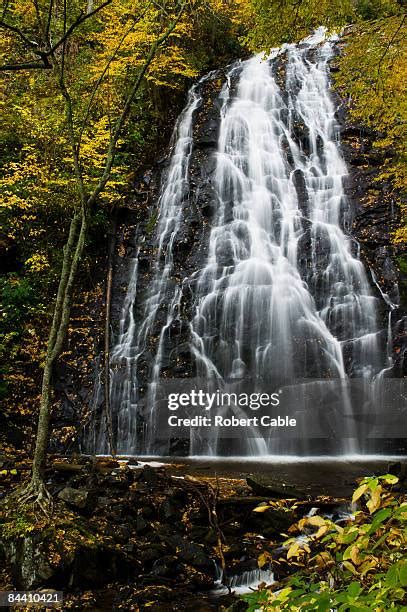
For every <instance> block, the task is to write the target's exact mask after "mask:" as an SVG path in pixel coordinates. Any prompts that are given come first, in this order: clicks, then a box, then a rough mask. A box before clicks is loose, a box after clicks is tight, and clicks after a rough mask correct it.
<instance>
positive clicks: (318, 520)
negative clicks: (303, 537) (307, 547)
mask: <svg viewBox="0 0 407 612" xmlns="http://www.w3.org/2000/svg"><path fill="white" fill-rule="evenodd" d="M307 521H308V524H309V525H315V526H316V527H322V526H323V525H325V524H326V522H325V519H323V518H322V516H310V517H309V519H307Z"/></svg>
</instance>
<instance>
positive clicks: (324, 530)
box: [314, 525, 328, 540]
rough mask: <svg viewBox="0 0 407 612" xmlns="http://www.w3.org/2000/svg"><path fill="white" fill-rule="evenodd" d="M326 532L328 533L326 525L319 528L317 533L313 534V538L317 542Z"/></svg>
mask: <svg viewBox="0 0 407 612" xmlns="http://www.w3.org/2000/svg"><path fill="white" fill-rule="evenodd" d="M327 531H328V527H327V526H326V525H322V527H320V528H319V529H318V531H317V532H316V533H315V534H314V538H316V539H317V540H319V538H321V537H322V536H323V535H325V534H326V532H327Z"/></svg>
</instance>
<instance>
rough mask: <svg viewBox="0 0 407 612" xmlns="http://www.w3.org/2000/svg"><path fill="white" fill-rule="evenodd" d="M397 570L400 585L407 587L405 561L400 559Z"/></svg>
mask: <svg viewBox="0 0 407 612" xmlns="http://www.w3.org/2000/svg"><path fill="white" fill-rule="evenodd" d="M398 570H399V572H398V573H399V580H400V584H401V586H402V587H407V561H400V563H399V567H398Z"/></svg>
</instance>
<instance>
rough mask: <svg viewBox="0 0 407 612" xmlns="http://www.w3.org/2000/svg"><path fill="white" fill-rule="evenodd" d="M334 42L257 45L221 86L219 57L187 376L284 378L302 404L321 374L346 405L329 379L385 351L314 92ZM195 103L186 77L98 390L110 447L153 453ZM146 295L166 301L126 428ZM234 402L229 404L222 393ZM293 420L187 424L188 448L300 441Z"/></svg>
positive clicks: (328, 106) (330, 112) (338, 383)
mask: <svg viewBox="0 0 407 612" xmlns="http://www.w3.org/2000/svg"><path fill="white" fill-rule="evenodd" d="M333 53H334V42H333V41H331V40H324V33H323V31H322V30H320V31H317V32H316V34H315V35H313V36H312V37H310V38H308V39H306V40H305V41H303V43H301V44H300V45H286V46H285V47H284V48H283V49H282V50H280V51H275V52H274V53H273V54H272V56H271V57H270V58H264V57H263V56H261V55H258V56H255V57H253V58H251V59H249V60H247V61H245V62H242V63H241V64H240V65H239V70H238V72H239V75H238V84H237V88H236V89H234V88H232V87H230V81H231V77H232V76H233V77H234V78H235V76H236V66H234V67H233V68H232V69H231V71H230V73H229V75H228V78H227V82H226V84H225V85H224V87H223V89H222V92H221V94H220V98H219V105H220V106H222V110H221V123H220V133H219V139H218V153H217V156H216V171H215V176H214V180H213V184H212V187H213V190H214V193H215V196H214V197H215V198H216V214H215V217H214V219H213V220H212V228H211V231H210V235H209V244H208V251H207V258H206V261H205V262H204V265H203V267H202V269H201V270H196V273H195V275H196V276H197V277H198V280H197V283H196V284H195V285H194V287H195V289H194V297H193V300H194V310H193V315H192V318H191V320H190V324H189V327H190V347H191V353H192V355H193V358H194V360H195V363H196V371H197V376H198V379H199V380H200V381H204V383H203V384H204V386H205V389H206V391H215V390H216V389H221V390H222V389H224V388H226V387H227V386H228V385H234V390H235V391H241V390H244V389H245V388H247V386H248V385H249V386H250V388H251V389H252V390H256V391H261V390H262V389H263V386H264V385H267V386H268V388H274V389H279V391H284V392H286V394H287V393H288V395H287V397H290V393H291V392H293V393H294V395H292V398H295V399H294V400H293V399H291V402H292V401H295V402H298V401H303V398H305V400H306V398H307V394H309V397H308V404H307V401H305V400H304V403H303V406H302V407H303V408H304V407H305V408H306V407H307V405H309V404H310V402H311V404H312V402H314V401H315V397H316V394H317V395H318V393H320V392H321V393H322V397H326V393H327V389H328V390H329V388H330V385H334V387H335V390H336V392H338V388H339V394H340V402H341V407H342V409H343V411H344V412H345V413H346V414H349V415H351V414H352V410H353V408H352V401H351V399H350V397H349V394H348V391H347V389H346V385H345V384H343V387H342V382H343V383H344V382H345V381H346V380H348V379H349V377H352V378H357V379H359V380H361V381H362V386H364V388H365V390H367V392H368V390H369V388H370V387H371V383H372V381H373V379H374V378H375V377H376V378H377V375H378V373H379V372H380V371H382V370H383V368H384V367H385V366H386V365H387V364H388V361H387V357H388V356H387V355H386V350H385V348H384V346H385V344H386V338H385V335H386V332H385V333H384V334H383V332H382V330H380V329H379V327H378V322H377V307H378V305H377V301H378V300H377V298H376V297H374V296H373V292H372V290H371V287H370V285H369V283H368V280H367V275H366V271H365V269H364V266H363V264H362V262H361V261H360V259H359V253H358V247H357V244H356V243H355V241H354V240H353V239H352V238H351V237H350V236H349V235H348V234H347V233H346V228H347V226H348V225H349V221H350V219H349V215H350V213H349V206H348V202H347V198H346V196H345V191H344V180H345V179H346V176H347V169H346V165H345V162H344V160H343V157H342V154H341V149H340V143H339V128H338V126H337V124H336V120H335V111H336V108H335V106H334V103H333V101H332V97H331V95H330V91H329V77H328V72H329V69H328V63H329V61H330V60H331V58H332V56H333ZM281 54H285V56H286V64H285V66H286V67H285V84H284V86H282V84H281V75H280V76H278V75H277V74H276V66H277V63H276V62H277V60H278V58H279V57H281ZM200 103H201V100H200V96H199V94H198V86H195V87H193V88H192V89H191V92H190V94H189V100H188V104H187V106H186V108H185V110H184V111H183V113H182V115H181V117H180V119H179V121H178V125H177V127H176V130H175V133H174V143H175V144H174V150H173V154H172V158H171V163H170V167H169V171H168V173H167V177H166V180H165V181H164V185H163V188H162V195H161V197H160V201H159V222H158V225H157V253H156V256H155V260H154V261H155V263H154V273H153V277H152V281H151V283H150V287H149V291H148V295H147V297H146V298H145V300H144V303H143V307H142V310H143V315H142V316H141V319H140V320H139V321H138V322H137V324H136V323H135V320H134V305H135V300H136V295H137V291H136V289H137V262H136V260H135V262H134V264H133V268H132V270H131V280H130V283H129V286H128V292H127V297H126V299H125V302H124V307H123V315H122V321H121V328H120V333H119V338H118V342H117V344H116V346H115V347H114V350H113V351H112V356H111V368H112V379H111V398H110V399H111V405H112V408H113V410H114V414H115V423H116V427H115V431H116V436H117V449H118V452H121V453H127V454H131V453H138V454H143V453H148V454H155V452H156V450H155V447H154V439H155V438H154V436H155V425H156V410H157V409H156V394H157V388H158V387H159V384H160V381H161V376H162V359H163V350H164V346H165V342H166V338H167V337H168V335H169V333H170V330H171V326H172V325H173V324H174V321H176V320H177V318H178V317H179V313H180V304H181V299H182V292H183V286H182V283H181V282H179V281H176V280H175V279H174V278H173V245H174V239H175V237H176V235H177V232H178V231H179V228H180V224H181V223H182V209H183V203H184V202H185V200H186V199H187V197H188V191H189V188H190V186H189V183H188V180H189V160H190V156H191V151H192V148H193V119H194V113H195V111H196V109H197V108H198V107H199V105H200ZM160 309H164V311H165V316H164V318H163V321H164V323H163V324H162V326H161V331H160V333H159V334H158V336H157V338H156V339H155V341H154V343H153V347H154V356H153V359H152V361H151V363H152V366H151V367H150V373H149V385H148V391H147V393H146V394H145V396H144V401H143V406H144V407H145V409H146V410H147V413H144V417H143V428H144V429H143V436H142V438H140V435H139V434H137V419H138V418H139V412H140V406H139V404H140V398H139V389H138V387H139V382H138V373H137V372H138V364H139V361H140V358H142V356H143V355H144V354H145V353H146V351H150V352H151V350H152V349H151V346H152V345H151V344H150V345H149V346H148V342H149V337H150V336H151V334H152V329H153V326H154V325H155V324H156V320H157V313H158V312H159V310H160ZM383 338H384V341H383ZM387 342H388V340H387ZM324 394H325V395H324ZM298 398H300V399H298ZM324 401H325V400H324ZM311 408H312V406H311ZM326 408H327V416H326V419H327V420H329V419H330V418H331V417H330V413H329V410H328V408H329V407H328V406H326ZM235 411H236V414H239V410H238V408H237V407H235ZM310 415H311V417H310V418H312V419H313V418H314V414H313V413H310ZM345 422H346V419H345ZM352 427H353V426H352ZM306 433H307V432H304V431H301V432H300V433H299V437H301V436H303V438H304V439H303V440H302V442H301V441H300V442H299V441H298V440H297V441H296V443H295V444H294V443H293V444H292V443H290V442H289V441H287V440H280V441H279V440H276V439H275V438H274V439H273V438H271V437H267V436H265V435H264V434H263V433H262V434H260V433H258V432H256V431H252V432H251V435H249V436H247V437H245V439H244V440H242V439H240V440H238V441H237V442H236V441H235V446H234V448H229V449H227V448H226V446H225V443H224V442H222V441H220V440H219V439H218V433H217V431H216V430H215V428H213V427H212V428H209V429H206V430H205V431H203V430H199V428H198V429H195V430H192V429H191V435H190V441H189V448H188V450H189V453H190V454H195V455H196V454H204V455H208V454H212V455H216V454H235V455H236V454H237V455H244V456H247V455H265V454H270V453H276V452H277V453H279V454H284V453H286V454H289V453H293V452H297V454H310V453H312V448H311V445H312V443H308V442H306V441H305V440H306V438H307V436H306ZM352 437H353V438H355V432H353V431H348V432H344V435H343V438H344V439H345V442H343V441H342V442H338V441H336V442H335V444H336V446H334V450H333V451H332V448H331V451H332V452H336V453H338V454H340V453H345V452H363V446H362V447H361V446H360V442H355V440H354V441H353V442H349V441H346V439H347V438H349V439H351V438H352ZM356 437H358V436H357V435H356ZM359 437H360V432H359ZM362 437H363V432H362ZM232 446H233V445H232ZM99 450H103V445H101V444H99Z"/></svg>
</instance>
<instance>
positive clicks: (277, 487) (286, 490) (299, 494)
mask: <svg viewBox="0 0 407 612" xmlns="http://www.w3.org/2000/svg"><path fill="white" fill-rule="evenodd" d="M246 482H247V484H248V485H249V487H250V488H251V490H252V491H253V493H255V494H256V495H266V496H269V497H272V498H277V499H279V498H283V497H293V498H296V499H299V498H303V497H306V495H307V492H306V491H303V490H300V488H297V487H296V486H295V485H292V484H287V483H284V482H279V481H278V480H276V479H274V478H273V477H271V476H269V475H264V476H262V475H261V474H256V475H255V476H249V477H247V478H246Z"/></svg>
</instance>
